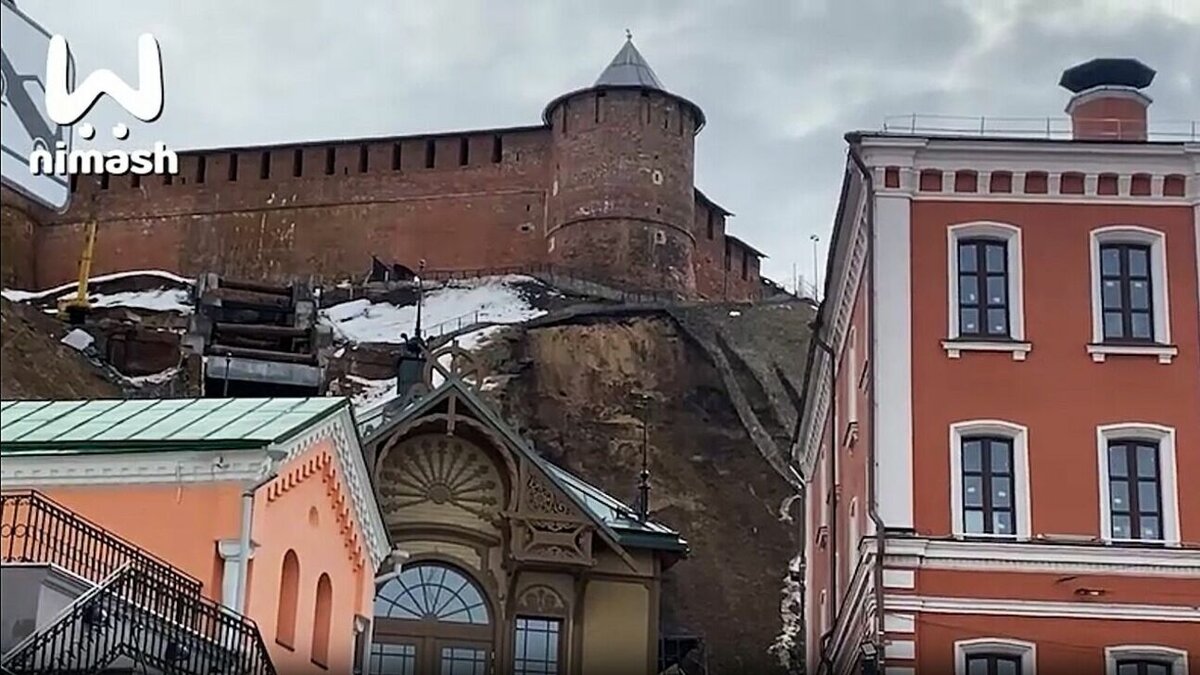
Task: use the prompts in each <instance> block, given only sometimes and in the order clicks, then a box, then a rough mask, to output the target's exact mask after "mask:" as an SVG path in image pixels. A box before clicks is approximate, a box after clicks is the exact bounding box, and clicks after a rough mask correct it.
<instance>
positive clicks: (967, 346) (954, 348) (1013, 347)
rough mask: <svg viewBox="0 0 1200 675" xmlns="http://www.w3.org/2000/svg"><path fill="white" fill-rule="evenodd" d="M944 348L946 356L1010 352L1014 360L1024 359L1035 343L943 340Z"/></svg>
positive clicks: (957, 356) (955, 356) (956, 356)
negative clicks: (965, 353) (968, 353)
mask: <svg viewBox="0 0 1200 675" xmlns="http://www.w3.org/2000/svg"><path fill="white" fill-rule="evenodd" d="M942 349H945V350H946V356H948V357H950V358H952V359H957V358H960V357H961V356H962V353H963V352H1010V353H1011V354H1012V358H1013V361H1024V360H1025V355H1026V354H1028V353H1029V352H1030V351H1032V350H1033V344H1032V343H1030V342H1022V341H1018V340H1012V341H1007V342H991V341H989V340H942Z"/></svg>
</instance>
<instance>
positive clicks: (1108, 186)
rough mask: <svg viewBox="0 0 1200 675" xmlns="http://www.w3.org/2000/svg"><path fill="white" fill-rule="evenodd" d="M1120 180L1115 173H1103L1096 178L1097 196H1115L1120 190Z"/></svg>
mask: <svg viewBox="0 0 1200 675" xmlns="http://www.w3.org/2000/svg"><path fill="white" fill-rule="evenodd" d="M1119 185H1120V183H1119V178H1118V176H1117V174H1115V173H1102V174H1100V175H1099V176H1098V177H1097V178H1096V194H1098V195H1115V194H1117V192H1118V190H1119Z"/></svg>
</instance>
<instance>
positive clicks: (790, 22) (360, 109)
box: [17, 0, 1200, 285]
mask: <svg viewBox="0 0 1200 675" xmlns="http://www.w3.org/2000/svg"><path fill="white" fill-rule="evenodd" d="M17 5H18V7H20V8H21V9H22V10H23V11H25V12H27V13H28V14H30V15H31V16H32V17H33V18H34V19H35V20H37V21H39V22H41V23H42V24H43V25H44V26H46V28H47V29H48V30H50V31H51V32H59V33H62V34H64V35H65V36H67V38H68V39H69V40H70V44H71V50H72V52H73V55H74V57H75V60H76V62H77V64H78V66H79V69H80V72H81V73H88V72H91V71H92V70H95V69H98V68H111V69H113V70H114V71H116V72H117V73H118V74H119V75H121V76H122V77H123V78H124V79H126V80H127V81H130V82H135V81H136V39H137V36H138V35H139V34H141V33H143V32H150V33H153V34H154V35H155V36H156V37H157V38H158V39H159V42H160V44H161V46H162V50H163V61H164V73H165V78H164V79H165V91H166V107H165V110H164V113H163V116H162V118H161V119H160V120H159V121H158V122H156V123H155V124H154V125H153V127H142V126H138V125H135V124H133V122H135V120H132V119H131V118H128V115H127V114H126V113H124V111H122V110H120V109H119V108H118V107H117V106H115V105H114V104H112V103H111V102H108V103H102V104H101V105H100V106H98V107H97V109H96V111H95V113H94V115H93V116H92V117H90V118H89V119H90V120H91V121H93V122H94V123H95V124H96V126H97V128H98V129H99V131H100V140H104V139H105V138H106V137H107V134H108V132H107V130H108V129H109V128H110V127H111V126H112V124H113V123H115V122H117V121H125V122H127V123H129V124H130V126H131V127H132V128H133V136H132V137H131V141H130V142H138V141H142V142H145V143H146V144H147V145H148V144H149V143H150V142H152V141H154V140H163V141H165V142H166V143H167V144H168V145H169V146H172V147H175V148H178V149H183V148H196V147H204V146H224V145H236V144H259V143H270V142H286V141H302V140H317V139H334V138H343V137H344V138H353V137H360V136H371V135H388V134H397V135H398V134H412V133H420V132H432V131H450V130H457V129H472V128H487V127H500V126H510V125H525V124H536V123H539V122H540V115H541V112H542V108H543V107H544V106H545V104H546V103H547V102H548V101H549V100H550V99H551V98H553V97H554V96H556V95H557V94H560V93H562V92H565V91H568V90H571V89H575V88H577V87H580V86H583V85H587V84H590V83H591V82H592V81H593V80H594V79H595V78H596V76H597V75H598V74H599V73H600V71H601V70H602V69H603V68H604V66H605V65H606V64H607V63H608V61H609V60H610V59H611V58H612V56H613V55H614V54H615V53H616V51H617V50H618V49H619V48H620V46H621V44H622V42H623V40H624V31H625V29H626V28H628V29H630V30H632V31H633V34H634V42H635V44H636V45H637V46H638V49H639V50H641V52H642V54H643V55H644V56H645V57H646V59H647V61H649V63H650V65H651V66H652V67H653V68H654V69H655V71H656V72H657V73H658V76H659V78H660V79H661V80H662V81H663V83H664V84H665V85H666V86H667V87H668V88H669V89H671V90H673V91H675V92H677V93H679V94H681V95H684V96H686V97H688V98H690V99H691V100H692V101H694V102H695V103H697V104H699V105H700V106H701V107H702V108H703V109H704V111H705V113H706V114H707V116H708V126H707V127H706V128H705V129H704V130H703V131H702V132H701V133H700V135H699V136H698V138H697V162H696V184H697V186H699V187H700V188H701V189H703V190H704V191H705V193H707V194H708V195H709V196H710V197H713V198H714V199H716V200H717V201H718V202H720V203H721V204H722V205H724V206H725V207H727V208H728V209H729V210H731V211H733V212H734V213H735V214H736V217H735V218H733V219H732V220H731V221H730V230H731V231H732V232H733V233H735V234H736V235H738V236H740V237H742V238H744V239H746V240H747V241H749V242H750V243H751V244H753V245H754V246H756V247H758V248H760V249H762V250H763V251H765V252H766V253H767V254H768V255H769V256H770V259H769V260H767V261H765V263H764V273H765V274H766V275H768V276H771V277H773V278H775V279H778V280H780V281H784V282H787V283H788V285H790V281H791V279H792V274H793V266H795V267H796V268H797V269H798V270H799V273H800V274H802V275H804V276H805V277H806V278H808V279H811V278H812V272H813V252H812V244H811V242H810V241H809V237H810V235H812V234H817V235H818V236H819V237H820V238H821V243H820V246H821V255H823V254H824V246H825V243H826V239H827V238H828V234H829V230H830V226H831V219H832V213H833V210H834V207H835V203H836V200H837V196H838V186H839V181H840V178H841V171H842V164H843V161H844V154H845V147H844V141H843V140H842V136H843V134H844V133H845V132H847V131H850V130H853V129H877V128H879V126H880V125H881V124H882V122H883V118H884V117H885V116H887V115H905V114H909V113H913V112H921V113H941V114H947V115H970V116H979V115H988V116H1022V117H1024V116H1028V117H1039V116H1041V117H1044V116H1060V115H1062V114H1063V106H1064V105H1065V103H1066V100H1067V93H1066V92H1065V91H1064V90H1062V89H1060V88H1059V87H1058V86H1057V82H1058V77H1059V75H1060V73H1061V71H1062V70H1063V69H1064V68H1066V67H1068V66H1071V65H1074V64H1076V63H1078V62H1081V61H1083V60H1086V59H1089V58H1092V57H1095V56H1133V57H1137V58H1140V59H1142V60H1143V61H1145V62H1146V63H1147V64H1148V65H1150V66H1151V67H1153V68H1155V69H1157V70H1158V72H1159V75H1158V78H1157V79H1156V80H1155V82H1154V84H1153V86H1152V87H1151V88H1150V89H1149V90H1148V93H1149V94H1150V95H1151V96H1152V97H1153V98H1154V99H1155V103H1154V105H1153V107H1152V108H1151V115H1152V117H1153V119H1155V120H1160V121H1165V120H1189V119H1200V0H907V1H900V0H701V1H696V0H691V1H685V0H654V1H653V2H651V1H648V0H605V1H604V2H585V1H582V0H579V1H575V0H528V1H518V0H512V1H506V2H496V1H495V0H462V1H459V0H411V1H410V0H404V1H397V0H286V1H285V0H274V1H267V0H252V1H250V2H246V1H244V0H203V1H200V2H172V1H165V0H119V1H118V0H17ZM105 144H106V145H111V144H112V143H111V138H108V141H107V142H106V143H105Z"/></svg>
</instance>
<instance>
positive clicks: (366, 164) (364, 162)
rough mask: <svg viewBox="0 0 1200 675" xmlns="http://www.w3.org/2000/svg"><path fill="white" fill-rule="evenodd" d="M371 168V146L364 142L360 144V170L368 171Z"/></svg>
mask: <svg viewBox="0 0 1200 675" xmlns="http://www.w3.org/2000/svg"><path fill="white" fill-rule="evenodd" d="M370 169H371V146H369V145H367V144H366V143H363V144H362V145H360V146H358V172H359V173H366V172H367V171H370Z"/></svg>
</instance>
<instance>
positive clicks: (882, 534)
mask: <svg viewBox="0 0 1200 675" xmlns="http://www.w3.org/2000/svg"><path fill="white" fill-rule="evenodd" d="M846 141H847V142H848V143H849V144H850V160H851V161H852V162H854V166H855V167H856V168H857V169H858V171H859V173H860V174H861V175H862V177H863V184H864V185H865V186H866V199H867V208H866V214H865V218H866V223H865V227H866V231H867V251H866V261H865V262H864V265H865V266H866V268H867V269H866V273H867V301H868V302H867V345H868V348H867V349H868V351H867V358H868V359H869V360H870V362H871V368H872V370H874V368H875V366H876V362H875V178H874V175H873V174H872V173H871V169H870V168H869V167H868V166H867V163H866V162H864V161H863V158H862V155H861V152H860V145H859V143H860V137H859V136H858V135H857V134H848V135H847V136H846ZM876 403H877V402H876V398H875V377H874V375H873V374H872V377H871V380H870V386H869V387H868V388H867V439H866V440H867V515H868V516H869V517H870V518H871V522H872V523H874V525H875V568H874V569H873V570H872V573H873V577H874V578H873V582H874V583H873V584H872V585H873V586H874V595H875V631H874V636H873V638H872V642H873V645H874V647H875V649H874V652H875V660H876V668H875V672H879V673H882V672H884V670H883V667H884V655H883V626H884V622H883V618H884V606H883V560H884V554H885V553H886V551H887V536H886V531H885V527H884V523H883V518H881V517H880V516H879V509H878V503H877V502H878V500H877V496H876V495H877V493H878V491H877V489H876V481H877V480H878V476H877V474H876V458H875V455H876V447H875V407H876Z"/></svg>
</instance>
